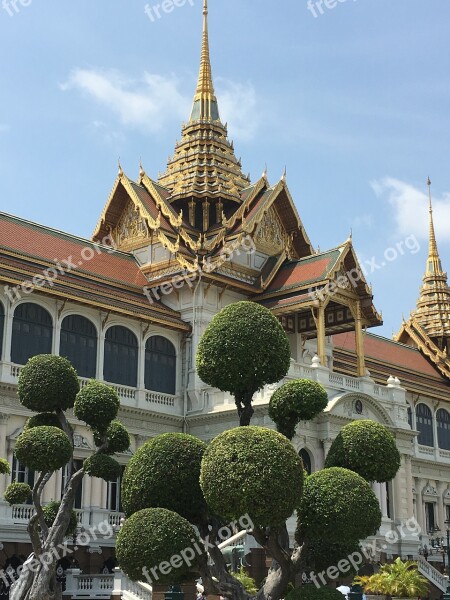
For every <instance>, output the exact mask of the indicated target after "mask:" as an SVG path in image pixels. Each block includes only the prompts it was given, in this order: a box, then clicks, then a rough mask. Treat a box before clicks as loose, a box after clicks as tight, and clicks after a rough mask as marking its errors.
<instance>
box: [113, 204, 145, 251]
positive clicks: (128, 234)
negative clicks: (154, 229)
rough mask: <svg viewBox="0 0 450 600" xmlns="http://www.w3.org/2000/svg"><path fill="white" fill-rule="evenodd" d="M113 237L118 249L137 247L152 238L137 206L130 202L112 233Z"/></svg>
mask: <svg viewBox="0 0 450 600" xmlns="http://www.w3.org/2000/svg"><path fill="white" fill-rule="evenodd" d="M111 237H112V238H113V240H114V243H115V244H116V246H117V247H118V248H125V247H126V246H135V245H136V244H138V243H139V242H143V241H147V240H149V238H150V231H149V228H148V225H147V222H146V220H145V219H144V218H143V217H142V216H141V212H140V210H139V208H138V207H137V206H135V204H134V203H133V202H132V201H131V200H129V201H128V204H127V206H126V207H125V210H124V212H123V214H122V216H121V217H120V219H119V222H118V224H117V226H116V227H114V228H113V229H112V231H111Z"/></svg>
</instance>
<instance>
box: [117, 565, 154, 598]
mask: <svg viewBox="0 0 450 600" xmlns="http://www.w3.org/2000/svg"><path fill="white" fill-rule="evenodd" d="M113 592H114V596H118V595H120V596H121V597H122V598H123V599H124V600H152V596H153V591H152V586H151V585H149V584H148V583H144V582H143V581H131V579H128V577H127V576H126V575H125V573H123V571H121V570H120V569H115V571H114V590H113Z"/></svg>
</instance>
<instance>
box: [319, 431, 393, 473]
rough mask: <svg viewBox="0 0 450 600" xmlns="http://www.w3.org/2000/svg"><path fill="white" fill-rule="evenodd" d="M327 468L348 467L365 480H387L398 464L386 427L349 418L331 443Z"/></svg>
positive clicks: (391, 439) (391, 438) (391, 437)
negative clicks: (349, 421)
mask: <svg viewBox="0 0 450 600" xmlns="http://www.w3.org/2000/svg"><path fill="white" fill-rule="evenodd" d="M327 467H344V468H345V469H350V470H351V471H355V473H358V474H359V475H361V477H364V479H366V480H367V481H379V482H385V481H391V480H392V479H393V478H394V477H395V475H396V473H397V471H398V469H399V467H400V453H399V451H398V449H397V446H396V444H395V439H394V436H393V435H392V433H391V432H390V431H389V430H388V429H387V427H385V426H384V425H381V424H380V423H376V422H375V421H369V420H362V421H353V423H349V424H348V425H345V427H343V428H342V429H341V431H340V433H339V434H338V436H337V437H336V439H335V440H334V442H333V444H332V445H331V448H330V451H329V453H328V456H327V459H326V462H325V468H327Z"/></svg>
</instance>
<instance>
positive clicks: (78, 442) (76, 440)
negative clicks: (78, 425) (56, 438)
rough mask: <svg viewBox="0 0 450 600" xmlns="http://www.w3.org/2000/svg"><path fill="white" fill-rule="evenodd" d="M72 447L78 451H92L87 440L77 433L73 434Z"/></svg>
mask: <svg viewBox="0 0 450 600" xmlns="http://www.w3.org/2000/svg"><path fill="white" fill-rule="evenodd" d="M73 445H74V448H78V449H80V450H92V446H91V445H90V444H89V441H88V439H87V438H85V437H84V436H82V435H80V434H79V433H75V434H74V436H73Z"/></svg>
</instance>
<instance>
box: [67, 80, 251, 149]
mask: <svg viewBox="0 0 450 600" xmlns="http://www.w3.org/2000/svg"><path fill="white" fill-rule="evenodd" d="M218 84H219V86H218V87H219V89H220V92H219V93H218V99H219V107H220V110H221V117H222V120H223V121H228V124H229V131H230V136H231V137H234V138H236V139H241V140H249V139H251V138H252V137H253V136H254V134H255V132H256V129H257V126H258V121H259V116H258V114H257V111H256V93H255V90H254V88H253V86H252V85H251V84H249V83H247V84H242V83H237V82H234V81H230V80H228V79H218ZM60 89H61V90H63V91H70V90H78V91H81V92H82V93H84V94H86V95H87V96H89V97H90V98H93V99H94V100H95V101H96V102H97V103H98V104H100V105H102V106H103V107H106V108H107V109H109V110H110V111H111V112H112V113H113V114H114V115H116V116H117V117H118V118H119V121H120V123H121V125H124V126H127V127H132V128H137V129H143V130H145V131H149V132H151V133H153V132H156V131H161V130H162V129H164V127H165V125H166V123H168V122H170V121H173V120H174V119H175V120H176V121H178V122H182V121H185V120H186V119H187V118H188V116H189V111H190V108H191V103H192V98H193V90H194V89H195V85H194V84H193V85H192V93H190V94H186V93H184V92H182V91H181V83H180V81H179V80H178V79H177V78H176V77H175V76H173V75H169V76H162V75H158V74H155V73H148V72H145V73H144V75H143V76H142V77H141V78H139V79H129V78H127V77H125V76H124V75H123V74H122V73H120V72H119V71H101V70H98V69H74V70H73V71H72V72H71V74H70V76H69V78H68V80H67V81H66V82H65V83H62V84H60Z"/></svg>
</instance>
